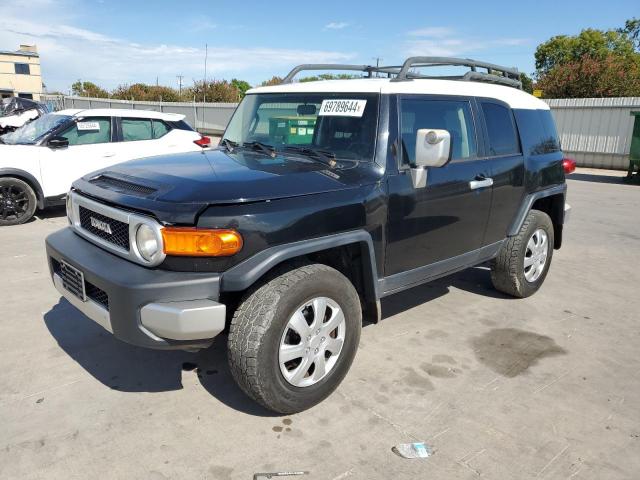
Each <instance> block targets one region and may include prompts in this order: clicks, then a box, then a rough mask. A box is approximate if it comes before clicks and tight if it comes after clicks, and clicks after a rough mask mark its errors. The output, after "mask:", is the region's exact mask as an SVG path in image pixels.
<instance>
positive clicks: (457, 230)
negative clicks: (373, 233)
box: [385, 96, 491, 276]
mask: <svg viewBox="0 0 640 480" xmlns="http://www.w3.org/2000/svg"><path fill="white" fill-rule="evenodd" d="M399 110H400V111H399V114H400V131H401V135H400V138H401V142H400V143H401V146H400V151H401V154H400V159H401V162H400V166H399V171H398V174H397V175H390V176H389V177H388V186H389V219H388V232H387V235H388V237H387V238H388V242H387V254H386V266H385V276H389V275H393V274H396V273H400V272H405V271H408V270H412V269H415V268H418V267H422V266H426V265H430V264H433V263H436V262H439V261H442V260H447V259H451V258H453V257H457V256H459V255H462V254H465V253H468V252H471V251H473V250H476V249H479V248H480V247H481V246H482V245H483V237H484V231H485V227H486V223H487V219H488V216H489V208H490V204H491V187H490V186H487V187H479V188H476V184H477V182H478V181H481V180H482V179H488V178H489V174H490V171H489V163H488V162H487V161H486V160H485V159H483V158H482V157H483V155H482V153H483V152H482V149H481V145H482V142H481V141H480V134H481V133H480V132H481V129H480V128H479V125H478V118H477V116H478V113H477V110H476V108H475V102H474V101H473V99H470V98H465V97H434V96H403V97H401V98H400V99H399ZM421 128H435V129H445V130H447V131H449V133H450V134H451V138H452V150H453V153H452V160H451V161H450V162H449V163H448V164H447V165H445V166H444V167H440V168H429V169H428V172H427V182H426V186H424V187H421V188H414V186H413V182H412V177H411V171H410V166H411V165H412V164H413V163H414V162H415V142H416V133H417V130H418V129H421ZM485 183H489V182H485Z"/></svg>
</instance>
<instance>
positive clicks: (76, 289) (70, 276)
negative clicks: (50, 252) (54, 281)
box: [60, 261, 87, 302]
mask: <svg viewBox="0 0 640 480" xmlns="http://www.w3.org/2000/svg"><path fill="white" fill-rule="evenodd" d="M60 277H61V278H62V286H63V287H64V289H65V290H67V291H68V292H70V293H72V294H73V295H74V296H76V297H78V298H79V299H80V300H82V301H83V302H86V301H87V292H86V290H85V285H84V274H83V273H82V272H81V271H80V270H78V269H77V268H75V267H72V266H71V265H69V264H68V263H65V262H63V261H61V262H60Z"/></svg>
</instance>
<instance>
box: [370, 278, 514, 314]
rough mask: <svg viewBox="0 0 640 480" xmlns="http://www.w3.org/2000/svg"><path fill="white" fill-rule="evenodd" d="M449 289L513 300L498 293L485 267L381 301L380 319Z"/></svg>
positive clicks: (405, 309) (411, 289)
mask: <svg viewBox="0 0 640 480" xmlns="http://www.w3.org/2000/svg"><path fill="white" fill-rule="evenodd" d="M450 287H454V288H457V289H459V290H464V291H466V292H469V293H473V294H475V295H481V296H483V297H491V298H500V299H507V300H509V299H513V297H511V296H509V295H505V294H504V293H502V292H499V291H498V290H496V289H495V288H493V285H492V283H491V276H490V273H489V267H488V266H486V265H483V266H477V267H474V268H468V269H466V270H462V271H461V272H457V273H454V274H452V275H448V276H446V277H443V278H440V279H438V280H434V281H432V282H429V283H425V284H422V285H418V286H416V287H413V288H410V289H408V290H404V291H402V292H399V293H396V294H394V295H390V296H388V297H385V298H383V299H382V319H383V320H384V319H385V318H389V317H392V316H394V315H398V314H399V313H402V312H405V311H407V310H410V309H412V308H414V307H417V306H419V305H422V304H423V303H427V302H430V301H431V300H435V299H436V298H440V297H442V296H444V295H446V294H448V293H449V289H450Z"/></svg>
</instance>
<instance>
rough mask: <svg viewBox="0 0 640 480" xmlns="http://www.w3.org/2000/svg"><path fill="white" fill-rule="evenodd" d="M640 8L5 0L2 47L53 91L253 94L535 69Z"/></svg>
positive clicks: (589, 0)
mask: <svg viewBox="0 0 640 480" xmlns="http://www.w3.org/2000/svg"><path fill="white" fill-rule="evenodd" d="M638 7H639V5H638V0H630V1H626V0H611V1H608V2H606V3H603V2H601V1H594V0H583V1H562V0H554V1H547V0H538V1H536V2H525V1H513V0H511V1H508V2H503V1H494V2H487V1H484V2H480V1H477V0H476V1H460V0H450V1H449V2H425V1H422V0H395V1H393V2H389V1H384V2H383V1H378V0H368V1H361V0H357V1H356V0H322V1H306V2H305V1H300V0H295V1H288V0H279V1H273V0H272V1H270V2H266V1H252V0H244V1H242V2H239V1H233V2H232V1H226V0H224V1H222V0H221V1H192V0H180V1H179V2H177V1H175V0H172V1H164V0H154V1H148V2H147V1H136V0H128V1H122V0H85V1H80V0H26V1H23V0H0V50H16V49H17V48H18V45H19V44H20V43H35V44H37V46H38V49H39V52H40V56H41V64H42V77H43V81H44V83H45V84H46V86H47V89H48V90H49V91H53V90H58V91H63V92H68V90H69V88H70V86H71V84H72V83H73V82H74V81H76V80H78V79H81V80H88V81H92V82H94V83H97V84H98V85H100V86H103V87H106V88H108V89H112V88H114V87H116V86H118V85H121V84H131V83H136V82H143V83H152V84H154V83H156V80H157V81H158V82H159V83H160V84H161V85H168V86H172V87H177V85H178V78H177V76H178V75H182V76H183V80H182V82H183V85H184V86H189V85H191V84H193V81H194V80H200V79H202V78H203V77H204V75H205V67H204V63H205V45H208V48H207V50H208V54H207V57H208V58H207V78H208V79H231V78H239V79H243V80H246V81H248V82H249V83H251V84H252V85H256V84H259V83H260V82H262V81H263V80H266V79H269V78H271V77H272V76H274V75H279V76H284V75H285V74H286V73H287V72H288V71H289V70H290V69H291V68H292V67H293V66H295V65H297V64H300V63H357V64H363V63H366V64H372V63H373V64H375V62H376V58H381V59H382V60H381V64H387V65H389V64H399V63H401V62H402V61H403V60H404V59H405V58H406V57H408V56H411V55H444V56H462V57H469V58H475V59H478V60H484V61H488V62H492V63H497V64H500V65H504V66H513V67H517V68H518V69H520V70H521V71H524V72H526V73H528V74H531V73H532V72H533V71H534V56H533V55H534V52H535V49H536V46H537V45H538V44H540V43H541V42H544V41H545V40H547V39H549V38H550V37H552V36H554V35H561V34H567V35H573V34H577V33H579V32H580V30H582V29H583V28H588V27H591V28H600V29H610V28H617V27H620V26H622V25H623V24H624V21H625V20H626V19H628V18H631V17H633V16H634V15H635V16H640V8H638Z"/></svg>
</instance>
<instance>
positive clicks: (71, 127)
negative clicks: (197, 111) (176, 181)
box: [0, 109, 210, 226]
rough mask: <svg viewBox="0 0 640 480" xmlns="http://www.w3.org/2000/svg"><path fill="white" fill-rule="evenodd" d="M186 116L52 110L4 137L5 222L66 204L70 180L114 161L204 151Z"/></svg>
mask: <svg viewBox="0 0 640 480" xmlns="http://www.w3.org/2000/svg"><path fill="white" fill-rule="evenodd" d="M209 142H210V140H209V139H208V138H207V137H202V136H201V135H199V134H198V133H196V132H194V131H193V129H192V128H191V127H190V126H189V125H188V124H187V123H186V122H185V121H184V115H177V114H173V113H159V112H152V111H142V110H124V109H123V110H120V109H94V110H63V111H60V112H56V113H48V114H46V115H44V116H42V117H40V118H38V119H37V120H35V121H33V122H31V123H29V124H27V125H25V126H23V127H21V128H20V129H18V130H16V131H15V132H12V133H8V134H5V135H3V136H1V137H0V226H2V225H16V224H20V223H24V222H26V221H28V220H29V219H30V218H31V217H32V216H33V215H34V213H35V211H36V210H37V209H43V208H45V207H48V206H52V205H57V204H64V199H65V196H66V194H67V192H68V191H69V188H70V187H71V183H72V182H73V181H74V180H75V179H76V178H79V177H81V176H83V175H85V174H87V173H89V172H92V171H94V170H98V169H101V168H105V167H108V166H109V165H113V164H115V163H119V162H123V161H125V160H131V159H134V158H140V157H149V156H153V155H161V154H165V153H179V152H190V151H198V150H202V148H203V147H206V146H208V145H209Z"/></svg>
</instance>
